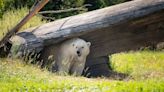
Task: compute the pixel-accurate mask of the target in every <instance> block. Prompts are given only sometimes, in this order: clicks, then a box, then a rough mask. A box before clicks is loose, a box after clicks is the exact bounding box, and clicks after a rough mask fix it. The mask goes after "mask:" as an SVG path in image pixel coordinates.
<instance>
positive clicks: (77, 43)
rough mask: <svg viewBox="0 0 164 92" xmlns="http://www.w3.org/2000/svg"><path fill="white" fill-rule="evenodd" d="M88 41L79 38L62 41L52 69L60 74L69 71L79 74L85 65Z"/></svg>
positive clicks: (89, 44)
mask: <svg viewBox="0 0 164 92" xmlns="http://www.w3.org/2000/svg"><path fill="white" fill-rule="evenodd" d="M90 46H91V43H90V42H86V41H85V40H83V39H80V38H72V39H69V40H67V41H64V42H63V43H62V44H61V45H60V46H59V49H58V53H57V54H56V56H55V64H54V65H53V69H55V70H56V71H58V72H59V73H60V74H63V73H70V74H74V75H78V76H79V75H81V74H82V72H83V69H84V67H85V62H86V58H87V56H88V54H89V53H90Z"/></svg>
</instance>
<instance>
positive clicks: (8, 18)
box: [0, 7, 46, 39]
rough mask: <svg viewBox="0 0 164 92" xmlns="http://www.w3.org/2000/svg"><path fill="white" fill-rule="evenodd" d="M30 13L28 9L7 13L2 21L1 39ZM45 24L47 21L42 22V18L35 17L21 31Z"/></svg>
mask: <svg viewBox="0 0 164 92" xmlns="http://www.w3.org/2000/svg"><path fill="white" fill-rule="evenodd" d="M28 13H29V9H28V8H26V7H22V8H21V9H13V10H10V11H6V12H5V13H4V15H3V17H2V19H0V39H1V38H2V37H3V36H4V34H5V33H7V32H8V30H10V29H12V28H13V27H14V26H15V25H16V24H17V23H18V22H19V21H20V20H22V19H23V18H24V17H25V16H26V14H28ZM43 23H46V21H42V18H41V17H39V16H34V17H33V18H32V19H30V21H28V22H27V24H26V25H24V26H23V28H22V29H21V30H24V29H27V28H30V27H34V26H38V25H40V24H43Z"/></svg>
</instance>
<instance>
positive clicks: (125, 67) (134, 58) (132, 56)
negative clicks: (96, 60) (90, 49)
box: [111, 51, 164, 79]
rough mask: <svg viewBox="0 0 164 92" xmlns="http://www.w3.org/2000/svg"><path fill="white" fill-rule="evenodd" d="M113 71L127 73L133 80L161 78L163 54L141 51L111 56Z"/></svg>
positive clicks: (162, 74) (163, 74) (163, 64)
mask: <svg viewBox="0 0 164 92" xmlns="http://www.w3.org/2000/svg"><path fill="white" fill-rule="evenodd" d="M111 61H112V67H113V69H114V70H115V71H118V72H122V73H127V74H129V75H131V76H133V78H135V79H146V78H158V79H160V78H163V77H164V52H162V51H161V52H155V51H142V52H130V53H120V54H115V55H112V57H111Z"/></svg>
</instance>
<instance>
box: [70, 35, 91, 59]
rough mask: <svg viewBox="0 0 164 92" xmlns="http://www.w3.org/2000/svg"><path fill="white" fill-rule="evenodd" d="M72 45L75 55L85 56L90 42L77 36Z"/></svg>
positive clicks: (88, 50)
mask: <svg viewBox="0 0 164 92" xmlns="http://www.w3.org/2000/svg"><path fill="white" fill-rule="evenodd" d="M72 46H73V48H74V52H75V54H76V56H78V57H86V56H87V55H88V54H89V52H90V46H91V43H90V42H86V41H84V40H83V39H79V38H78V39H76V40H74V41H73V43H72Z"/></svg>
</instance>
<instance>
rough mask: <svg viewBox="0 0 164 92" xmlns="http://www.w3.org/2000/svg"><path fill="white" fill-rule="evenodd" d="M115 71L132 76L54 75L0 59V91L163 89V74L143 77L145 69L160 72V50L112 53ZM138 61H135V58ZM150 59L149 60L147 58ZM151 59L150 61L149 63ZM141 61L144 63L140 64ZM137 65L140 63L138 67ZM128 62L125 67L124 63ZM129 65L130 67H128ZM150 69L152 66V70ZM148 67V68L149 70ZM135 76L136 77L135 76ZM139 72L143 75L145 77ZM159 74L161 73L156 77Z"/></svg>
mask: <svg viewBox="0 0 164 92" xmlns="http://www.w3.org/2000/svg"><path fill="white" fill-rule="evenodd" d="M112 60H113V61H112V65H113V68H114V70H115V71H120V72H124V73H128V74H130V75H131V76H132V77H134V80H133V79H132V80H128V81H127V80H123V81H118V80H109V79H104V78H95V79H88V78H84V77H74V76H57V75H55V74H52V73H50V72H48V71H47V70H44V69H40V68H39V67H38V66H36V65H30V64H28V65H27V64H25V63H23V62H22V61H21V60H12V59H0V92H1V91H2V92H8V91H16V92H20V91H29V92H32V91H50V92H52V91H55V92H163V91H164V79H163V77H164V75H161V74H160V75H158V76H151V77H146V78H145V75H147V72H145V71H149V72H150V73H151V72H153V73H156V72H160V73H162V72H163V71H164V68H163V60H164V58H163V53H162V52H135V53H134V54H133V53H132V52H131V53H121V54H115V55H112ZM137 61H138V62H137ZM149 61H151V62H149ZM152 61H153V62H154V63H153V64H150V63H152ZM143 62H144V64H142V63H143ZM129 63H130V64H129ZM140 65H144V67H142V69H140V70H137V68H140V67H141V66H140ZM127 66H128V67H127ZM129 69H130V70H129ZM152 69H154V70H153V71H152ZM150 70H151V71H150ZM138 76H139V77H138ZM141 76H144V78H145V80H143V79H142V77H141ZM159 76H160V77H161V78H160V79H159Z"/></svg>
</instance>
